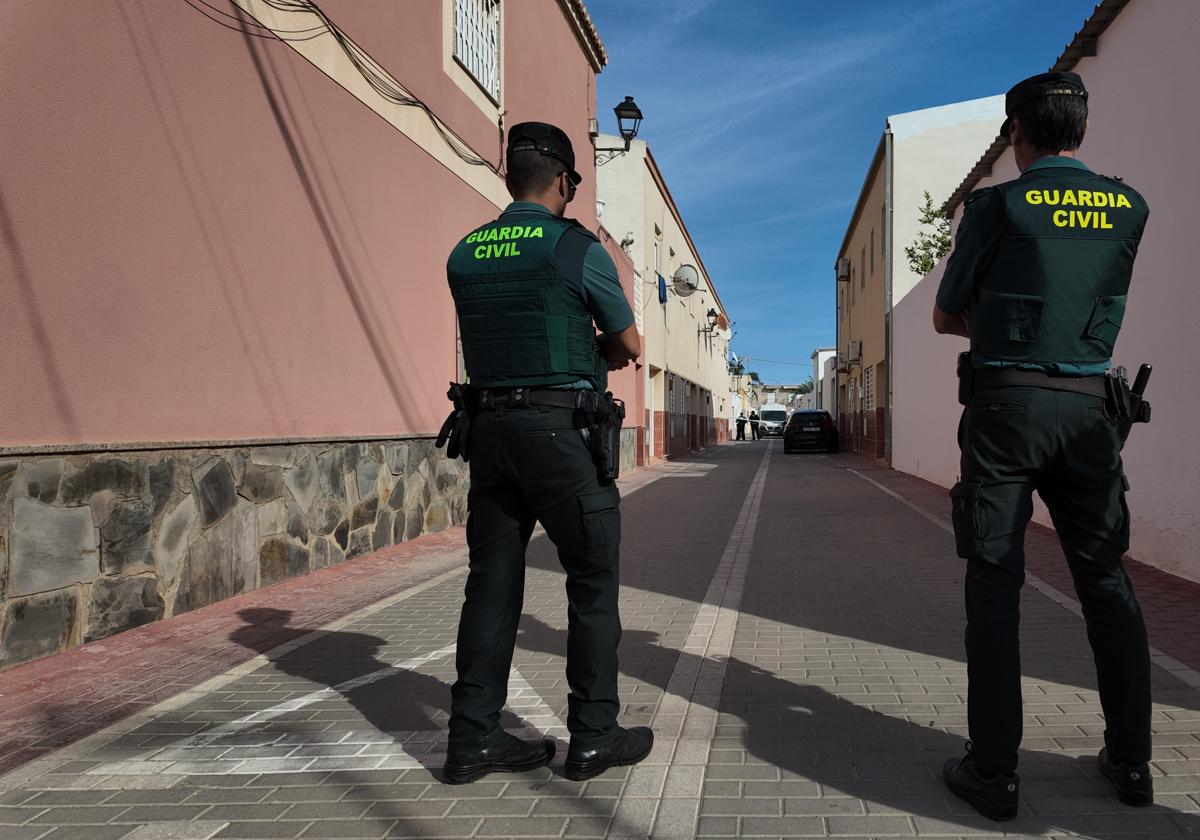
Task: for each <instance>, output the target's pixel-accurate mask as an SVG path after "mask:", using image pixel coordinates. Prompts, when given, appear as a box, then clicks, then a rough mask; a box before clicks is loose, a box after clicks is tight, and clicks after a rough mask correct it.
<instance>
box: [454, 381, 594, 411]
mask: <svg viewBox="0 0 1200 840" xmlns="http://www.w3.org/2000/svg"><path fill="white" fill-rule="evenodd" d="M463 396H464V397H465V400H466V403H467V407H468V408H469V409H471V410H479V409H491V408H537V407H538V406H549V407H551V408H582V409H584V410H587V411H594V410H595V409H596V408H597V407H598V406H599V405H600V399H601V395H600V394H598V393H596V392H595V391H590V390H571V391H566V390H561V389H556V388H469V387H468V388H464V389H463Z"/></svg>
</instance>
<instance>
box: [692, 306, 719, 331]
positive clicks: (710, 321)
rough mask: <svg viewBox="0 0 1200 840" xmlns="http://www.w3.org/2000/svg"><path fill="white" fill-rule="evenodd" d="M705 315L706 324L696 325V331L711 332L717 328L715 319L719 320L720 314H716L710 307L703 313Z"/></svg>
mask: <svg viewBox="0 0 1200 840" xmlns="http://www.w3.org/2000/svg"><path fill="white" fill-rule="evenodd" d="M705 316H706V317H707V318H708V326H707V327H697V328H696V331H697V332H701V333H711V332H713V331H714V330H715V329H716V328H717V321H719V320H721V316H720V315H719V314H717V310H715V309H711V308H710V309H709V310H708V312H706V313H705Z"/></svg>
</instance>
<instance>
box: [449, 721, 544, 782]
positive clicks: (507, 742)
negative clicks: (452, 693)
mask: <svg viewBox="0 0 1200 840" xmlns="http://www.w3.org/2000/svg"><path fill="white" fill-rule="evenodd" d="M552 758H554V742H553V741H550V740H546V741H542V742H541V743H537V744H530V743H527V742H525V741H522V740H521V739H520V738H517V737H515V736H513V735H509V734H508V733H507V732H505V733H504V737H503V738H502V739H501V740H500V741H499V743H496V744H493V745H492V746H490V747H484V748H482V749H477V750H466V751H462V750H459V751H451V752H450V753H449V754H448V755H447V756H446V766H445V776H446V781H447V782H448V783H450V784H452V785H462V784H466V783H467V782H473V781H475V780H476V779H479V778H482V777H483V776H486V775H487V774H488V773H520V772H521V771H523V770H534V769H536V768H538V767H545V766H546V765H547V764H549V763H550V759H552Z"/></svg>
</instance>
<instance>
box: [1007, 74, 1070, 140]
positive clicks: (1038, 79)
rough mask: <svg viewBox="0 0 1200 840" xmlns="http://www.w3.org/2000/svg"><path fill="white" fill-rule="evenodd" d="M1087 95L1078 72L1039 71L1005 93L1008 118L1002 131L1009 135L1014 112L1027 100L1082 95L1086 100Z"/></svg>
mask: <svg viewBox="0 0 1200 840" xmlns="http://www.w3.org/2000/svg"><path fill="white" fill-rule="evenodd" d="M1087 95H1088V93H1087V88H1085V87H1084V86H1083V79H1081V78H1080V77H1079V74H1078V73H1061V72H1055V73H1038V74H1037V75H1036V76H1030V77H1029V78H1028V79H1025V80H1024V81H1023V82H1017V83H1016V84H1015V85H1013V86H1012V87H1011V88H1009V91H1008V93H1006V94H1005V95H1004V116H1005V117H1006V119H1005V120H1004V125H1002V126H1000V133H1001V134H1003V135H1005V136H1008V129H1009V127H1010V126H1011V125H1012V116H1013V112H1014V111H1016V110H1017V109H1018V108H1020V107H1021V106H1022V105H1024V104H1025V103H1026V102H1032V101H1033V100H1035V99H1041V98H1042V97H1043V96H1082V97H1083V99H1084V101H1085V102H1086V101H1087Z"/></svg>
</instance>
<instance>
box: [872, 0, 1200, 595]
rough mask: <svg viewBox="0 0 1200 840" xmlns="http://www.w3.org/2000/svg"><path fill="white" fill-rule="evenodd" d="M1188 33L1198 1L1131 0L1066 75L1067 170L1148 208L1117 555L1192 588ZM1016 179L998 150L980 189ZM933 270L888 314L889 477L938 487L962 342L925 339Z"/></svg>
mask: <svg viewBox="0 0 1200 840" xmlns="http://www.w3.org/2000/svg"><path fill="white" fill-rule="evenodd" d="M1198 36H1200V4H1192V3H1179V2H1175V0H1135V2H1133V3H1131V4H1130V5H1129V6H1128V7H1127V8H1126V9H1125V11H1123V12H1122V13H1121V15H1120V16H1119V17H1118V18H1117V19H1116V21H1114V23H1113V24H1112V26H1111V27H1110V28H1109V30H1108V31H1107V32H1106V33H1105V34H1104V35H1103V37H1102V38H1101V39H1100V49H1099V54H1098V55H1097V56H1096V57H1094V58H1085V59H1084V60H1083V61H1082V62H1081V63H1080V65H1079V66H1078V67H1077V68H1076V69H1077V71H1078V72H1079V73H1080V75H1082V76H1083V78H1084V81H1085V82H1086V83H1087V86H1088V90H1089V92H1090V100H1089V102H1090V107H1091V117H1090V126H1089V129H1088V136H1087V138H1086V140H1085V142H1084V145H1083V147H1082V148H1081V149H1080V157H1081V159H1083V160H1084V161H1085V162H1086V163H1087V164H1088V165H1089V166H1091V167H1092V168H1093V169H1095V170H1096V171H1098V172H1103V173H1105V174H1109V175H1120V176H1122V177H1124V178H1125V180H1126V181H1128V182H1129V183H1130V184H1132V185H1133V186H1135V187H1136V188H1137V189H1138V190H1140V191H1141V192H1142V194H1143V195H1145V197H1146V199H1147V201H1148V202H1149V204H1150V208H1151V212H1150V223H1149V225H1148V227H1147V230H1146V236H1145V238H1144V239H1143V241H1142V246H1141V251H1140V253H1139V255H1138V259H1137V264H1136V270H1135V273H1134V280H1133V286H1132V288H1131V292H1130V304H1129V310H1128V314H1127V315H1126V318H1125V324H1124V327H1123V329H1122V331H1121V336H1120V339H1119V340H1118V344H1117V348H1116V358H1115V361H1116V363H1117V364H1123V365H1125V366H1126V367H1127V368H1129V369H1130V370H1131V371H1132V370H1135V369H1136V368H1137V366H1138V365H1139V364H1140V363H1141V362H1152V363H1153V364H1154V366H1155V372H1154V378H1153V380H1152V381H1151V384H1150V388H1149V390H1148V392H1147V396H1148V397H1149V398H1150V400H1151V402H1152V404H1153V406H1154V418H1153V422H1152V423H1151V424H1150V425H1149V426H1136V427H1135V428H1134V430H1133V435H1132V436H1131V438H1130V441H1129V443H1128V445H1127V446H1126V448H1125V451H1124V459H1125V465H1126V472H1127V473H1128V474H1129V478H1130V481H1131V483H1132V487H1133V490H1132V492H1131V493H1130V494H1129V497H1128V498H1129V505H1130V510H1131V512H1132V514H1133V535H1132V545H1131V547H1130V554H1131V555H1132V556H1133V557H1135V558H1137V559H1138V560H1142V561H1144V562H1148V563H1152V564H1154V565H1156V566H1159V567H1161V568H1164V569H1167V570H1169V571H1172V572H1175V573H1177V574H1180V575H1183V576H1185V577H1188V578H1191V579H1193V580H1200V436H1197V434H1196V431H1195V428H1196V418H1197V417H1200V377H1197V375H1196V364H1197V360H1200V333H1198V332H1197V330H1196V325H1195V322H1196V313H1197V312H1200V283H1197V282H1196V277H1195V275H1196V266H1197V265H1198V264H1200V238H1198V237H1197V236H1196V235H1195V232H1194V230H1193V228H1194V204H1195V186H1194V185H1195V178H1194V177H1193V176H1192V175H1191V174H1190V169H1189V168H1188V167H1189V163H1188V161H1189V160H1190V159H1191V157H1192V155H1193V151H1194V150H1193V146H1194V140H1195V137H1196V135H1197V133H1198V132H1200V112H1197V110H1196V109H1195V108H1194V107H1192V104H1193V103H1194V102H1195V92H1194V90H1193V89H1192V83H1191V80H1192V79H1195V78H1200V53H1197V52H1196V50H1195V49H1194V48H1193V44H1194V43H1195V39H1196V38H1197V37H1198ZM1036 69H1037V68H1031V69H1030V72H1033V71H1034V70H1036ZM1148 92H1152V94H1151V93H1148ZM980 152H981V153H982V149H981V150H980ZM1016 174H1017V173H1016V167H1015V164H1014V162H1013V159H1012V154H1011V151H1009V152H1006V153H1005V154H1004V156H1003V157H1002V158H1001V159H1000V161H999V162H998V164H997V166H996V167H995V172H994V175H993V177H992V178H991V179H985V180H984V181H982V182H981V183H980V186H981V187H982V186H987V185H988V184H990V183H995V182H997V181H1004V180H1008V179H1010V178H1012V177H1015V176H1016ZM960 212H961V211H960ZM941 270H942V269H941V267H940V266H939V267H938V268H936V269H935V270H934V271H933V272H932V273H931V274H930V275H929V276H927V277H926V278H925V279H924V280H923V281H922V282H921V284H920V285H919V286H918V287H917V288H916V289H915V290H914V292H913V293H911V294H909V295H908V297H906V298H905V299H904V300H903V301H901V302H900V304H899V305H898V306H897V308H896V311H895V340H894V341H895V368H894V370H895V373H894V376H895V378H894V387H895V396H894V401H895V409H894V432H893V434H894V438H893V453H894V454H893V466H895V467H896V468H897V469H901V470H904V471H906V472H910V473H914V474H916V475H920V476H922V477H925V478H928V479H930V480H932V481H936V482H938V483H940V484H943V485H946V486H949V485H950V484H952V483H953V482H954V481H955V480H956V476H957V473H958V462H957V447H956V445H955V436H954V433H955V430H956V428H957V423H958V406H957V403H956V401H955V391H954V389H955V379H954V356H955V354H956V353H957V352H958V350H959V349H964V348H965V341H963V340H962V339H956V338H952V337H945V336H937V335H934V334H933V332H932V327H931V326H930V311H931V310H932V307H933V298H934V294H935V293H936V289H937V283H938V281H939V280H940V278H941ZM1039 519H1040V520H1042V521H1045V514H1044V511H1042V510H1040V509H1039Z"/></svg>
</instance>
